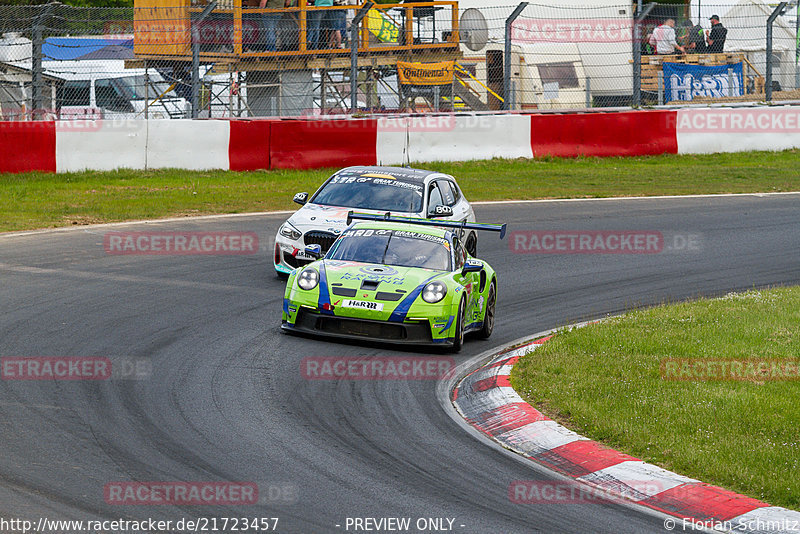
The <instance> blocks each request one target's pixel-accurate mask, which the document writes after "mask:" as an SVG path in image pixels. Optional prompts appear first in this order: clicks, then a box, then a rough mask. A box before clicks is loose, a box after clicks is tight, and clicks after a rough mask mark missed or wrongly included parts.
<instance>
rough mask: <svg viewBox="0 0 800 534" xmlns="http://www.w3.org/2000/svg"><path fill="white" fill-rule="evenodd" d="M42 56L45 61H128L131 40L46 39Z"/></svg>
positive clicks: (95, 38)
mask: <svg viewBox="0 0 800 534" xmlns="http://www.w3.org/2000/svg"><path fill="white" fill-rule="evenodd" d="M42 54H43V55H44V60H45V61H71V60H77V59H130V58H131V57H133V39H105V38H102V37H48V38H47V39H45V42H44V44H43V45H42ZM85 56H89V57H85Z"/></svg>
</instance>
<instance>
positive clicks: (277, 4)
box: [258, 0, 285, 52]
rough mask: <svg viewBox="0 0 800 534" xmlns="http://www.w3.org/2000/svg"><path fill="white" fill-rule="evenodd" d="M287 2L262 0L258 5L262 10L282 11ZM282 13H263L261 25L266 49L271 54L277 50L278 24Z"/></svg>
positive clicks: (282, 0)
mask: <svg viewBox="0 0 800 534" xmlns="http://www.w3.org/2000/svg"><path fill="white" fill-rule="evenodd" d="M284 3H285V0H261V1H260V2H259V4H258V7H260V8H269V9H282V8H283V7H284ZM281 16H282V13H262V14H261V24H262V26H263V28H264V48H265V49H266V50H268V51H270V52H274V51H275V50H277V44H278V23H279V22H280V20H281Z"/></svg>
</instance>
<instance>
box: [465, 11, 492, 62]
mask: <svg viewBox="0 0 800 534" xmlns="http://www.w3.org/2000/svg"><path fill="white" fill-rule="evenodd" d="M459 33H460V35H461V43H462V44H463V45H465V46H466V47H467V48H469V49H470V50H472V51H473V52H477V51H479V50H481V49H482V48H483V47H485V46H486V43H487V42H488V41H489V26H488V24H486V18H484V16H483V13H481V12H480V11H478V10H477V9H475V8H470V9H467V10H465V11H464V13H463V14H462V15H461V22H459Z"/></svg>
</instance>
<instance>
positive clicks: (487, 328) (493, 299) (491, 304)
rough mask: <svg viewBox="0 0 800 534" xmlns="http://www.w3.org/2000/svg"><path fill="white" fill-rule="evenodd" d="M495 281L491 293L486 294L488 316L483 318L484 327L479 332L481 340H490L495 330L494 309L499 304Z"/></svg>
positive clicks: (490, 287) (490, 289) (491, 286)
mask: <svg viewBox="0 0 800 534" xmlns="http://www.w3.org/2000/svg"><path fill="white" fill-rule="evenodd" d="M496 287H497V286H496V285H495V282H494V280H492V283H491V285H490V286H489V292H488V293H487V294H486V314H485V315H484V316H483V327H482V328H481V329H480V331H479V332H478V337H480V338H481V339H488V338H489V336H491V335H492V330H494V308H495V304H496V303H497V290H496Z"/></svg>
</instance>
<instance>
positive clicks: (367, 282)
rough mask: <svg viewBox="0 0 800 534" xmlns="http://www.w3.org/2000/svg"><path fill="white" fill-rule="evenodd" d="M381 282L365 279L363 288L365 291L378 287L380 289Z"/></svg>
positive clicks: (362, 284)
mask: <svg viewBox="0 0 800 534" xmlns="http://www.w3.org/2000/svg"><path fill="white" fill-rule="evenodd" d="M380 283H381V281H380V280H364V281H363V282H362V283H361V289H362V290H363V291H375V290H376V289H378V286H379V285H380Z"/></svg>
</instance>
